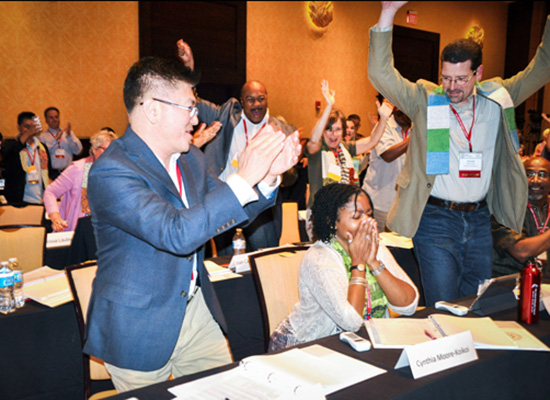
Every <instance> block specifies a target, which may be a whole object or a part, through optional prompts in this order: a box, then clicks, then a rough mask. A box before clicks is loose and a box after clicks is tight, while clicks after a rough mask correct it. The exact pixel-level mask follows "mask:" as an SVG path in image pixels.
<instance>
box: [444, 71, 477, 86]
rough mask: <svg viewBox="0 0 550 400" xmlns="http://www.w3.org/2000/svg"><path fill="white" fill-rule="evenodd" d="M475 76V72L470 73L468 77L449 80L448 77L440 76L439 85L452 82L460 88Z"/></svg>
mask: <svg viewBox="0 0 550 400" xmlns="http://www.w3.org/2000/svg"><path fill="white" fill-rule="evenodd" d="M475 75H476V71H474V72H472V73H471V74H470V75H469V76H459V77H458V78H451V77H450V76H443V75H442V76H441V78H439V79H440V80H441V83H447V84H449V85H450V84H452V83H453V82H454V83H455V85H458V86H462V85H465V84H467V83H468V82H470V79H472V78H473V77H474V76H475Z"/></svg>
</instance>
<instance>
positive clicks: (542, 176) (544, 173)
mask: <svg viewBox="0 0 550 400" xmlns="http://www.w3.org/2000/svg"><path fill="white" fill-rule="evenodd" d="M526 174H527V178H534V177H535V176H538V177H539V179H548V176H550V174H549V173H548V171H531V170H529V171H527V172H526Z"/></svg>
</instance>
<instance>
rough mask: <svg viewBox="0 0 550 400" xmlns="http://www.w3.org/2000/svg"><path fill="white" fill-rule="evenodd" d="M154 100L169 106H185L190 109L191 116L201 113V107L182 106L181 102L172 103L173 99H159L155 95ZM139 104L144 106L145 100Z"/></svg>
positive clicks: (184, 107)
mask: <svg viewBox="0 0 550 400" xmlns="http://www.w3.org/2000/svg"><path fill="white" fill-rule="evenodd" d="M153 100H155V101H158V102H159V103H164V104H168V105H169V106H174V107H178V108H183V109H184V110H187V111H189V118H193V117H195V116H197V115H199V109H198V108H197V107H187V106H182V105H181V104H177V103H172V102H171V101H167V100H162V99H157V98H156V97H153ZM139 105H140V106H142V105H143V102H141V103H139Z"/></svg>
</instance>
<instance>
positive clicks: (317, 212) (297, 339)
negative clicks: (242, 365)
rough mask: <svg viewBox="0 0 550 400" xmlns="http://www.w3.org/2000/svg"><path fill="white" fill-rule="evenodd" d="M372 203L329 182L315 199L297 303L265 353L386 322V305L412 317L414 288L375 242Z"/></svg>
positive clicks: (356, 190)
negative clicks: (311, 234)
mask: <svg viewBox="0 0 550 400" xmlns="http://www.w3.org/2000/svg"><path fill="white" fill-rule="evenodd" d="M372 212H373V210H372V203H371V201H370V199H369V197H368V195H367V193H366V192H365V191H364V190H362V189H361V188H359V187H357V186H353V185H349V184H341V183H333V184H329V185H327V186H324V187H323V188H321V189H320V190H319V191H318V192H317V194H316V195H315V200H314V202H313V208H312V219H313V232H314V233H315V236H316V237H317V238H318V240H317V241H316V242H315V243H314V244H313V245H312V246H311V248H310V249H309V250H308V251H307V253H306V254H305V256H304V259H303V260H302V264H301V267H300V274H299V291H300V301H299V302H298V303H297V304H296V305H295V306H294V309H293V310H292V312H291V313H290V315H289V316H288V317H286V318H285V319H284V320H283V321H282V322H281V323H280V324H279V326H278V327H277V329H276V330H275V332H274V333H273V334H272V335H271V340H270V343H269V351H270V352H271V351H276V350H280V349H284V348H287V347H290V346H294V345H297V344H300V343H305V342H309V341H312V340H317V339H320V338H323V337H326V336H330V335H333V334H336V333H339V332H342V331H353V332H355V331H357V330H359V328H360V327H361V325H362V323H363V320H364V319H370V318H386V317H388V316H389V312H388V307H389V308H391V309H392V310H393V311H395V312H397V313H399V314H404V315H412V314H414V312H415V310H416V307H417V305H418V298H419V295H418V290H417V288H416V286H415V285H414V284H413V282H412V281H411V279H410V278H409V277H408V276H407V274H406V273H405V272H404V271H403V270H402V269H401V267H400V266H399V264H397V262H396V261H395V259H394V258H393V256H392V255H391V253H390V251H389V250H388V249H387V248H386V247H385V246H384V245H383V244H379V240H378V229H377V226H376V221H375V220H374V219H373V218H372Z"/></svg>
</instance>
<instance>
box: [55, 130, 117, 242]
mask: <svg viewBox="0 0 550 400" xmlns="http://www.w3.org/2000/svg"><path fill="white" fill-rule="evenodd" d="M116 138H117V136H116V134H115V133H114V132H111V131H109V130H106V129H102V130H101V131H99V132H97V133H94V134H93V135H92V137H91V138H90V145H91V147H90V155H89V156H88V157H86V158H83V159H80V160H78V161H75V162H73V163H71V164H70V165H69V166H68V167H67V168H66V169H65V170H64V171H63V173H62V174H61V175H59V176H58V177H57V179H55V180H54V181H53V182H52V183H51V184H50V185H49V186H48V187H47V188H46V190H45V192H44V206H45V207H46V212H47V213H48V216H49V218H50V220H51V221H52V229H53V230H54V231H55V232H61V231H74V230H75V228H76V225H77V223H78V219H79V218H82V217H85V216H88V215H90V207H89V206H88V197H87V187H88V173H89V172H90V168H91V167H92V164H93V163H94V161H95V160H97V159H98V158H99V156H101V154H103V152H104V151H105V150H106V149H107V147H109V145H110V144H111V142H112V141H113V140H115V139H116ZM60 197H61V203H60V204H59V205H58V203H57V199H58V198H60Z"/></svg>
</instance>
